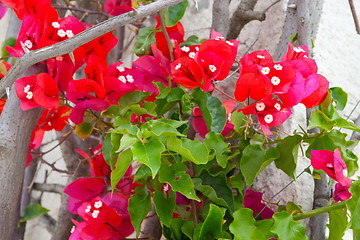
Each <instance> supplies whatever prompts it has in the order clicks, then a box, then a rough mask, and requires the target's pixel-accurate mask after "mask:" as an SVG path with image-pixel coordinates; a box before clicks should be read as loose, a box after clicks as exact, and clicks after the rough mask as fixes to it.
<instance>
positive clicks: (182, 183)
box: [159, 163, 200, 201]
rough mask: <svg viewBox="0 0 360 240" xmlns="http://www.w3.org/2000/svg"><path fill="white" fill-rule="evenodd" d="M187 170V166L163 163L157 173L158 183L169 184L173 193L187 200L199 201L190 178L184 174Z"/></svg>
mask: <svg viewBox="0 0 360 240" xmlns="http://www.w3.org/2000/svg"><path fill="white" fill-rule="evenodd" d="M187 170H188V168H187V166H186V165H184V164H182V163H175V164H173V165H171V166H168V165H166V164H164V163H163V164H161V168H160V171H159V181H160V182H161V183H168V184H170V186H171V187H172V190H173V191H176V192H180V193H181V194H183V195H184V196H185V197H187V198H189V199H193V200H196V201H200V199H199V198H198V197H197V196H196V194H195V190H194V184H193V182H192V180H191V177H190V175H189V174H187V173H186V171H187Z"/></svg>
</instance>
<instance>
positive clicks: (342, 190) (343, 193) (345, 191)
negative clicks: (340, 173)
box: [334, 183, 351, 202]
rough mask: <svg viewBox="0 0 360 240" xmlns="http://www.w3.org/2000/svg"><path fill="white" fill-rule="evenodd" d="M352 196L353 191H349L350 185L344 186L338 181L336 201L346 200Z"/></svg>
mask: <svg viewBox="0 0 360 240" xmlns="http://www.w3.org/2000/svg"><path fill="white" fill-rule="evenodd" d="M349 198H351V193H350V192H349V186H343V185H341V184H340V183H336V185H335V191H334V201H335V202H340V201H345V200H348V199H349Z"/></svg>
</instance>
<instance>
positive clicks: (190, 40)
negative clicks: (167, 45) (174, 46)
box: [180, 35, 200, 47]
mask: <svg viewBox="0 0 360 240" xmlns="http://www.w3.org/2000/svg"><path fill="white" fill-rule="evenodd" d="M192 45H200V41H199V37H198V36H196V35H191V36H189V37H188V38H187V39H186V41H185V42H182V43H180V47H183V46H192Z"/></svg>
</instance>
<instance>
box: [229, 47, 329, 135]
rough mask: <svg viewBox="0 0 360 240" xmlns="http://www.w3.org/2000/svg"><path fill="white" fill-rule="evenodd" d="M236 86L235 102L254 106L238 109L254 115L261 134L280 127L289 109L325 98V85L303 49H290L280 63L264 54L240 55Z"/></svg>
mask: <svg viewBox="0 0 360 240" xmlns="http://www.w3.org/2000/svg"><path fill="white" fill-rule="evenodd" d="M240 65H241V69H240V75H239V79H238V81H237V83H236V89H235V93H234V95H235V98H236V99H237V100H238V101H241V102H242V101H245V100H246V99H247V98H250V99H252V100H255V103H253V104H251V105H249V106H247V107H246V108H243V109H241V110H240V111H242V112H243V113H244V114H245V115H248V114H255V115H256V117H257V118H258V120H259V122H260V124H261V127H262V130H263V131H264V132H265V133H266V134H269V135H270V134H272V132H271V131H270V130H269V127H274V126H278V125H280V124H282V123H283V122H284V121H285V120H286V119H287V118H288V117H289V116H290V115H291V110H290V107H292V106H295V105H296V104H298V103H303V104H304V105H305V106H306V107H307V108H312V107H315V106H317V105H319V104H320V103H321V102H322V101H323V100H324V99H325V97H326V95H327V91H328V88H329V82H328V81H327V80H326V79H325V78H324V77H323V76H322V75H320V74H318V73H317V66H316V63H315V61H314V60H313V59H310V58H308V49H307V47H306V46H299V47H293V46H292V44H289V47H288V52H287V53H286V54H285V56H284V57H283V59H282V60H281V61H280V62H274V60H273V58H272V56H271V55H270V54H269V53H268V52H267V51H265V50H263V51H255V52H252V53H250V54H247V55H244V56H243V57H242V59H241V61H240Z"/></svg>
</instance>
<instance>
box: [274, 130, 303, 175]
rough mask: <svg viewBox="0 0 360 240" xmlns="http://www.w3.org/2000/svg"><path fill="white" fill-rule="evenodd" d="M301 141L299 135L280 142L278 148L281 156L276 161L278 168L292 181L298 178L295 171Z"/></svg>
mask: <svg viewBox="0 0 360 240" xmlns="http://www.w3.org/2000/svg"><path fill="white" fill-rule="evenodd" d="M301 140H302V138H301V136H299V135H294V136H289V137H286V138H284V139H283V140H282V141H280V142H279V143H278V145H277V147H276V148H277V151H278V152H279V154H280V156H279V157H278V158H277V159H276V160H275V164H276V167H277V168H279V169H281V170H283V171H284V173H286V174H287V175H288V176H289V177H291V178H292V179H295V177H296V176H295V170H296V164H297V158H298V151H299V144H300V142H301Z"/></svg>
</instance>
